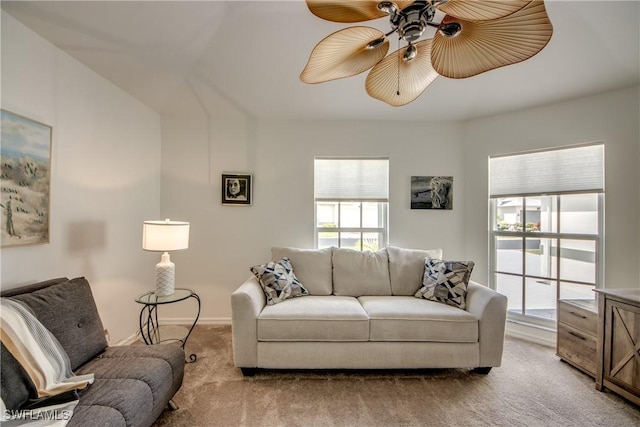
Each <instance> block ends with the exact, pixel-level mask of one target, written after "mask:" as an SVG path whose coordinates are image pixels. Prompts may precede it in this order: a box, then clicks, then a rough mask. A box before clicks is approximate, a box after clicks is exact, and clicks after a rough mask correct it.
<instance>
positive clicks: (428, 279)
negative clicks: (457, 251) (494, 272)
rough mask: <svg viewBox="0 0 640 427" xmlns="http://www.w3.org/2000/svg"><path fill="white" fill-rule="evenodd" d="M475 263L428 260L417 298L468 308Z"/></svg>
mask: <svg viewBox="0 0 640 427" xmlns="http://www.w3.org/2000/svg"><path fill="white" fill-rule="evenodd" d="M474 265H475V264H474V262H473V261H443V260H439V259H429V258H427V259H426V260H425V263H424V277H423V279H422V287H420V289H418V292H416V294H415V296H416V297H418V298H424V299H428V300H431V301H438V302H442V303H445V304H449V305H452V306H454V307H458V308H461V309H462V310H464V309H465V308H466V306H467V305H466V297H467V287H468V285H469V278H470V277H471V271H473V266H474Z"/></svg>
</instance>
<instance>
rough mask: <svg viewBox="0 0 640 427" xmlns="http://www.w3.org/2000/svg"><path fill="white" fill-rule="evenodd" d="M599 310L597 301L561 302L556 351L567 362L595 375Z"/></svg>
mask: <svg viewBox="0 0 640 427" xmlns="http://www.w3.org/2000/svg"><path fill="white" fill-rule="evenodd" d="M597 331H598V311H597V305H596V301H595V300H592V299H591V300H586V299H563V300H559V301H558V333H557V346H556V352H557V354H558V356H559V357H560V358H561V359H562V360H564V361H565V362H568V363H570V364H571V365H573V366H575V367H576V368H578V369H580V370H581V371H583V372H585V373H587V374H589V375H591V376H592V377H595V376H596V366H597V344H598V338H597V336H598V332H597Z"/></svg>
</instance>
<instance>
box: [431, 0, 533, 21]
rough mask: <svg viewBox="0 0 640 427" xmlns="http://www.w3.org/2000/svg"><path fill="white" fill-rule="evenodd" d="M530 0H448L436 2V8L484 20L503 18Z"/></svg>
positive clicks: (469, 19)
mask: <svg viewBox="0 0 640 427" xmlns="http://www.w3.org/2000/svg"><path fill="white" fill-rule="evenodd" d="M530 2H531V0H484V1H469V0H449V1H447V2H446V3H443V4H436V6H435V7H436V8H437V9H438V10H440V11H442V12H444V13H446V14H447V15H451V16H455V17H456V18H459V19H465V20H468V21H486V20H491V19H498V18H503V17H505V16H507V15H511V14H512V13H514V12H517V11H518V10H520V9H522V8H524V7H525V6H526V5H527V4H529V3H530Z"/></svg>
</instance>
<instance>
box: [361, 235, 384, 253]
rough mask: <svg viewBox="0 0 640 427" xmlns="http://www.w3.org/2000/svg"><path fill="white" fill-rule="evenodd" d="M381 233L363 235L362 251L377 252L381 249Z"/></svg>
mask: <svg viewBox="0 0 640 427" xmlns="http://www.w3.org/2000/svg"><path fill="white" fill-rule="evenodd" d="M380 242H382V234H381V233H362V250H363V251H371V252H375V251H377V250H378V249H380V247H381V245H380Z"/></svg>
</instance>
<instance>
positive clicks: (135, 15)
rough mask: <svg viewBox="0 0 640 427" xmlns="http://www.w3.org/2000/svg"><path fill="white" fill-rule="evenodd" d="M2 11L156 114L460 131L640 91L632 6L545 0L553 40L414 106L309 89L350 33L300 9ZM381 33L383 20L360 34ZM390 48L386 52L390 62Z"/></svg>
mask: <svg viewBox="0 0 640 427" xmlns="http://www.w3.org/2000/svg"><path fill="white" fill-rule="evenodd" d="M1 5H2V9H3V10H4V11H6V12H8V13H9V14H10V15H12V16H13V17H15V18H16V19H18V20H19V21H21V22H22V23H23V24H24V25H26V26H27V27H30V28H31V29H33V30H34V31H36V32H37V33H39V34H40V35H42V36H43V37H44V38H46V39H48V40H50V41H51V42H52V43H53V44H55V45H57V46H58V47H59V48H61V49H62V50H64V51H65V52H67V53H68V54H69V55H71V56H73V57H75V58H76V59H77V60H79V61H80V62H82V63H84V64H86V65H87V66H88V67H89V68H91V69H93V70H94V71H96V72H97V73H99V74H101V75H102V76H104V77H105V78H107V79H108V80H110V81H111V82H113V83H114V84H116V85H117V86H119V87H121V88H122V89H124V90H125V91H126V92H128V93H130V94H131V95H133V96H134V97H136V98H138V99H139V100H140V101H142V102H143V103H145V104H147V105H148V106H149V107H151V108H153V109H155V110H157V111H158V112H161V113H171V114H198V113H202V112H205V113H206V114H209V115H212V116H216V117H222V118H227V117H228V118H233V117H248V118H252V119H344V120H371V119H385V120H464V119H469V118H474V117H482V116H486V115H491V114H496V113H500V112H505V111H512V110H517V109H522V108H527V107H531V106H537V105H543V104H547V103H551V102H556V101H561V100H565V99H571V98H576V97H580V96H583V95H588V94H595V93H598V92H603V91H607V90H612V89H616V88H622V87H627V86H630V85H634V84H639V83H640V3H639V2H638V1H571V0H547V2H546V6H547V11H548V14H549V17H550V19H551V22H552V23H553V26H554V34H553V37H552V39H551V41H550V43H549V45H548V46H547V47H546V48H545V49H544V50H542V52H540V53H539V54H538V55H536V56H534V57H533V58H532V59H529V60H528V61H525V62H522V63H519V64H515V65H511V66H508V67H504V68H501V69H498V70H494V71H490V72H488V73H484V74H482V75H479V76H476V77H472V78H469V79H464V80H452V79H447V78H444V77H439V78H438V79H436V81H435V82H434V83H433V84H432V85H431V86H430V87H428V88H427V90H426V91H425V92H424V93H423V94H422V96H421V97H419V98H418V99H417V100H416V101H414V102H413V103H411V104H408V105H406V106H403V107H390V106H388V105H387V104H384V103H382V102H380V101H377V100H375V99H373V98H370V97H369V96H368V95H367V94H366V92H365V89H364V79H365V77H366V73H363V74H362V75H358V76H355V77H351V78H347V79H342V80H338V81H333V82H328V83H323V84H317V85H307V84H304V83H302V82H300V80H299V78H298V76H299V74H300V72H301V71H302V69H303V68H304V66H305V65H306V62H307V59H308V56H309V53H310V52H311V50H312V49H313V47H314V46H315V44H316V43H317V42H319V41H320V40H321V39H322V38H324V37H325V36H327V35H328V34H330V33H332V32H334V31H337V30H339V29H341V28H344V27H347V26H348V25H347V24H338V23H333V22H328V21H324V20H321V19H319V18H317V17H315V16H314V15H312V14H311V13H310V12H309V10H308V9H307V7H306V4H305V3H304V1H300V0H295V1H268V0H262V1H252V2H250V1H195V2H189V1H124V2H123V1H119V2H115V1H67V2H57V1H56V2H49V1H44V2H36V1H33V2H32V1H17V2H12V1H4V0H3V1H2V3H1ZM356 25H370V26H376V27H378V28H381V29H383V30H385V31H386V30H387V29H388V22H387V21H386V20H385V19H379V20H376V21H371V22H368V23H365V24H356ZM396 48H397V46H395V43H393V42H392V48H391V50H395V49H396Z"/></svg>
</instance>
